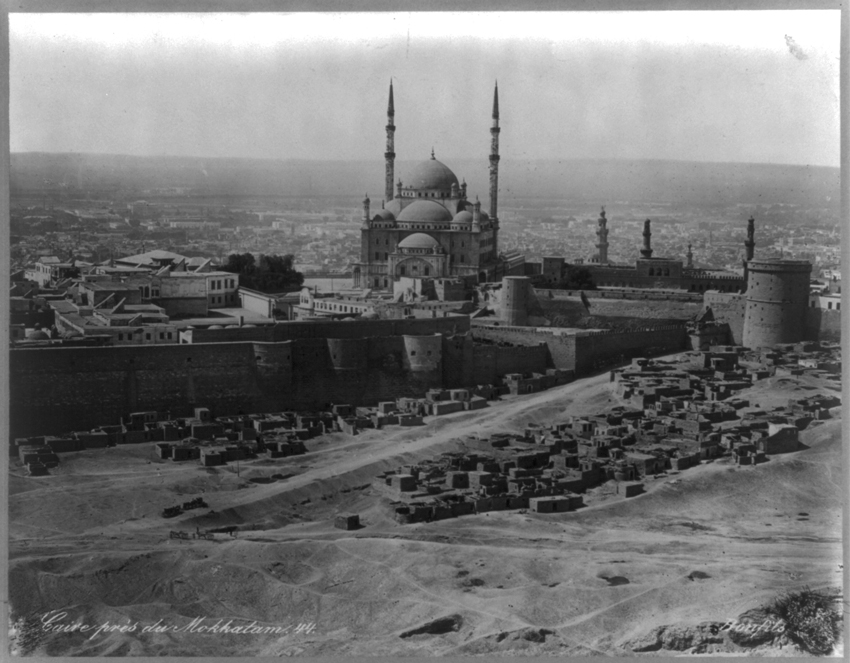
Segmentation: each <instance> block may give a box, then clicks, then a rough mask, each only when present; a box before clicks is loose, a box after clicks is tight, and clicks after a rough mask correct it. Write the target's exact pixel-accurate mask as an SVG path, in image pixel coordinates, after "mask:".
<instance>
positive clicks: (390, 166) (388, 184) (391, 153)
mask: <svg viewBox="0 0 850 663" xmlns="http://www.w3.org/2000/svg"><path fill="white" fill-rule="evenodd" d="M394 120H395V107H394V105H393V82H392V80H390V101H389V103H388V104H387V151H386V152H384V158H385V159H386V161H387V168H386V171H387V172H386V179H385V186H384V198H385V199H386V200H392V199H393V179H394V177H393V175H394V166H395V123H394Z"/></svg>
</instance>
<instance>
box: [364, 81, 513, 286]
mask: <svg viewBox="0 0 850 663" xmlns="http://www.w3.org/2000/svg"><path fill="white" fill-rule="evenodd" d="M386 131H387V143H386V151H385V153H384V158H385V162H386V172H385V181H384V200H383V201H382V203H381V207H380V208H379V209H374V208H373V207H372V205H371V201H370V199H369V197H368V195H367V196H366V199H365V200H364V201H363V217H362V225H361V240H360V260H359V262H357V263H355V264H354V265H353V279H354V286H355V287H357V288H369V289H372V290H388V291H392V290H393V284H394V283H396V282H398V281H399V280H401V279H411V278H413V279H446V278H449V279H457V278H460V279H463V280H464V281H466V282H468V283H470V284H474V283H476V282H484V281H494V280H497V279H499V278H501V277H502V276H503V275H504V274H505V273H507V271H508V270H509V268H510V267H513V268H514V269H516V268H517V267H518V268H519V269H520V270H521V269H522V265H513V263H512V262H510V261H508V260H506V259H505V257H504V256H501V255H500V254H499V219H498V210H497V206H498V188H499V132H500V128H499V90H498V87H496V88H495V90H494V93H493V117H492V125H491V127H490V156H489V161H490V191H489V194H490V195H489V211H487V212H485V211H484V210H482V209H481V202H480V201H479V200H478V198H477V197H476V199H475V200H474V201H473V200H470V199H469V197H468V196H467V187H466V182H465V181H459V180H458V177H457V176H456V175H455V174H454V173H453V172H452V170H451V169H450V168H449V167H448V166H446V165H445V164H444V163H442V162H440V161H438V160H437V158H436V157H435V155H434V151H433V150H432V151H431V158H430V159H428V160H426V161H423V162H421V163H419V164H418V165H416V166H415V167H414V168H413V169H412V171H411V172H410V173H409V174H406V175H405V179H404V180H402V179H401V178H399V179H398V181H394V178H395V156H396V155H395V149H394V147H395V146H394V138H395V108H394V102H393V88H392V83H390V92H389V104H388V107H387V126H386Z"/></svg>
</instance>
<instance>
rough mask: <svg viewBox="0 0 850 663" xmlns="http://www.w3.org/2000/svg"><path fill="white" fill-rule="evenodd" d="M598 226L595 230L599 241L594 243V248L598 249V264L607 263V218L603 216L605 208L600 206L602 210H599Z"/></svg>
mask: <svg viewBox="0 0 850 663" xmlns="http://www.w3.org/2000/svg"><path fill="white" fill-rule="evenodd" d="M597 225H598V226H599V227H598V228H597V230H596V236H597V237H598V238H599V241H598V242H597V244H596V248H597V249H599V264H600V265H607V264H608V219H606V218H605V208H604V207H603V208H602V211H601V212H599V221H598V223H597Z"/></svg>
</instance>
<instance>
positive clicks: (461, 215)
mask: <svg viewBox="0 0 850 663" xmlns="http://www.w3.org/2000/svg"><path fill="white" fill-rule="evenodd" d="M452 223H472V212H470V211H469V210H461V211H460V212H458V213H457V214H455V218H453V219H452Z"/></svg>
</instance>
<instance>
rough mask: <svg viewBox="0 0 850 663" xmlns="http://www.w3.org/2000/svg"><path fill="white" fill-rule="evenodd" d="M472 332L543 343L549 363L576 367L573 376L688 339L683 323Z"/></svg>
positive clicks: (479, 328) (677, 346)
mask: <svg viewBox="0 0 850 663" xmlns="http://www.w3.org/2000/svg"><path fill="white" fill-rule="evenodd" d="M472 334H473V337H475V338H480V339H486V340H489V341H495V342H502V343H513V344H516V345H524V346H537V345H539V344H540V343H543V344H545V346H546V348H547V350H548V355H549V356H548V363H549V365H550V366H552V367H555V368H564V369H572V370H575V372H576V376H580V375H586V374H588V373H590V372H592V371H594V370H596V368H597V367H598V366H599V365H605V364H608V363H610V362H611V361H615V360H617V359H619V358H620V357H623V358H629V357H636V356H642V355H653V354H664V353H667V352H676V351H677V350H685V349H687V347H688V340H689V339H688V334H687V329H686V327H685V325H684V324H673V325H659V326H657V327H653V328H652V329H640V330H628V331H600V332H578V333H576V334H563V333H559V332H558V331H557V330H550V329H540V328H537V329H534V328H528V327H505V326H499V327H491V326H486V325H473V328H472Z"/></svg>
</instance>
